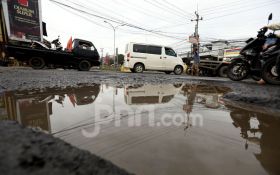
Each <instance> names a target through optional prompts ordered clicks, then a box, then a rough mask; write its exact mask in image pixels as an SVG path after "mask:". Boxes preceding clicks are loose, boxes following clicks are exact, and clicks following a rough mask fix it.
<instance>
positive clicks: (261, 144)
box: [0, 84, 280, 174]
mask: <svg viewBox="0 0 280 175" xmlns="http://www.w3.org/2000/svg"><path fill="white" fill-rule="evenodd" d="M230 91H231V90H230V89H228V88H226V87H219V86H206V85H200V84H199V85H197V84H175V85H127V86H124V87H111V86H107V85H92V86H85V87H80V88H66V89H59V88H57V89H45V90H33V91H21V92H5V93H3V94H0V120H8V119H9V120H16V121H18V122H19V123H21V124H23V125H25V126H30V127H38V128H41V129H42V130H44V131H47V132H49V133H51V134H53V135H55V136H56V137H59V138H61V139H63V140H65V141H67V142H69V143H71V144H73V145H75V146H77V147H79V148H82V149H86V150H89V151H91V152H93V153H95V154H97V155H100V156H103V157H105V158H107V159H109V160H111V161H112V162H114V163H116V164H117V165H119V166H121V167H123V168H125V169H127V170H128V171H131V172H134V173H136V174H187V173H192V174H194V173H195V174H236V173H241V174H245V173H246V174H279V173H280V168H279V166H278V162H279V161H280V118H279V116H271V115H268V114H261V113H258V112H255V111H252V110H251V109H248V110H247V109H244V107H243V108H242V109H241V108H239V107H238V105H234V104H232V103H230V102H227V101H224V100H223V98H222V97H223V95H224V94H225V93H227V92H230ZM97 112H98V113H97ZM97 114H98V115H97ZM151 115H152V118H153V120H151ZM276 115H277V114H276ZM180 116H183V118H180ZM197 116H198V117H197ZM200 116H201V117H202V118H200ZM97 118H99V119H101V120H102V121H103V122H102V124H99V123H97V120H96V119H97ZM201 119H202V120H203V123H202V125H198V124H197V120H201ZM104 121H105V122H104ZM137 121H138V122H139V123H137ZM151 121H152V123H151ZM116 124H117V125H116ZM131 124H133V125H131ZM99 125H100V127H101V132H100V133H99V134H98V135H97V136H96V137H92V138H90V137H84V135H83V134H82V132H81V129H85V130H86V131H87V132H88V131H91V130H94V129H96V126H99Z"/></svg>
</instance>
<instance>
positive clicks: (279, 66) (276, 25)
mask: <svg viewBox="0 0 280 175" xmlns="http://www.w3.org/2000/svg"><path fill="white" fill-rule="evenodd" d="M263 28H266V29H270V30H273V31H277V30H280V23H274V24H270V25H267V26H264V27H263ZM275 35H276V37H277V38H278V40H280V34H279V33H278V34H275ZM273 42H276V41H275V38H268V39H267V41H266V42H265V44H264V49H266V47H267V46H268V45H271V43H273ZM276 70H277V74H278V75H280V52H279V56H278V57H277V59H276ZM258 83H259V84H265V81H264V80H263V79H261V80H260V81H258Z"/></svg>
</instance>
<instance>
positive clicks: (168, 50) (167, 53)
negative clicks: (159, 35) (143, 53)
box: [165, 47, 177, 57]
mask: <svg viewBox="0 0 280 175" xmlns="http://www.w3.org/2000/svg"><path fill="white" fill-rule="evenodd" d="M165 54H166V55H168V56H173V57H177V54H176V52H175V51H174V50H173V49H171V48H168V47H166V48H165Z"/></svg>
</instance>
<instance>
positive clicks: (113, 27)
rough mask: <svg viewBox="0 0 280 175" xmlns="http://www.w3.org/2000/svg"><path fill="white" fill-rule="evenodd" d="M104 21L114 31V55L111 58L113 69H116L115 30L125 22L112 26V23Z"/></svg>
mask: <svg viewBox="0 0 280 175" xmlns="http://www.w3.org/2000/svg"><path fill="white" fill-rule="evenodd" d="M104 22H105V23H107V24H109V25H110V26H111V27H112V29H113V31H114V56H113V58H114V67H115V70H117V63H116V30H117V28H118V27H122V26H125V25H126V24H120V25H117V26H114V25H113V24H111V23H110V22H108V21H104Z"/></svg>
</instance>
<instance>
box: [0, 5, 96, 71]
mask: <svg viewBox="0 0 280 175" xmlns="http://www.w3.org/2000/svg"><path fill="white" fill-rule="evenodd" d="M0 2H1V3H0V15H1V16H0V18H1V25H0V51H1V57H0V64H2V65H7V64H8V63H9V62H10V61H11V60H14V59H16V60H18V61H20V62H24V63H26V64H27V65H29V66H31V67H32V68H34V69H43V68H44V67H63V68H75V69H78V70H81V71H88V70H90V68H91V67H92V66H99V65H100V56H99V53H98V51H97V49H96V48H95V46H94V45H93V43H92V42H90V41H87V40H82V39H74V40H73V41H72V45H71V43H70V48H71V49H65V50H63V49H57V48H52V47H50V46H48V45H47V44H46V42H43V41H45V40H44V39H43V34H45V35H46V33H47V32H46V28H44V27H43V26H46V25H43V22H42V15H41V0H33V1H18V0H10V1H8V0H1V1H0ZM68 45H69V43H68Z"/></svg>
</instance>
